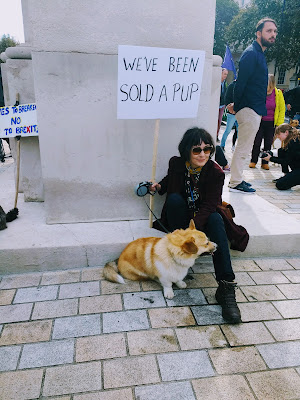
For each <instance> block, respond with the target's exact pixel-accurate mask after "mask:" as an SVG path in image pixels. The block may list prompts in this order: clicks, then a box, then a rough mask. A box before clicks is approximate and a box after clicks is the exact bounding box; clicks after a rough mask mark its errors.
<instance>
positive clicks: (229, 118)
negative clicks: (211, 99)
mask: <svg viewBox="0 0 300 400" xmlns="http://www.w3.org/2000/svg"><path fill="white" fill-rule="evenodd" d="M234 124H236V127H238V123H237V120H236V118H235V115H234V114H230V113H227V125H226V129H225V132H224V133H223V136H222V140H221V144H220V146H221V147H225V143H226V139H227V136H228V135H229V133H230V132H231V129H232V128H233V125H234Z"/></svg>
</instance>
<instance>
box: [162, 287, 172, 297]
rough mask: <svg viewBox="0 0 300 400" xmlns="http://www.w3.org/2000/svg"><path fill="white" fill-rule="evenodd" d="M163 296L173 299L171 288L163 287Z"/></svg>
mask: <svg viewBox="0 0 300 400" xmlns="http://www.w3.org/2000/svg"><path fill="white" fill-rule="evenodd" d="M164 296H165V298H166V299H173V297H174V292H173V289H172V288H169V287H164Z"/></svg>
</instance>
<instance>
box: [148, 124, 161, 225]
mask: <svg viewBox="0 0 300 400" xmlns="http://www.w3.org/2000/svg"><path fill="white" fill-rule="evenodd" d="M159 123H160V119H157V120H155V129H154V141H153V157H152V175H151V180H152V181H153V182H154V181H155V174H156V162H157V145H158V135H159ZM149 207H150V210H152V211H153V207H154V196H150V205H149ZM152 221H153V216H152V213H151V211H149V227H150V228H152Z"/></svg>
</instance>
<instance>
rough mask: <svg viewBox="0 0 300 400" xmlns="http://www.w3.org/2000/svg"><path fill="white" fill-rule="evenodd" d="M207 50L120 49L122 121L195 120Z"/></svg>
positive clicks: (119, 106)
mask: <svg viewBox="0 0 300 400" xmlns="http://www.w3.org/2000/svg"><path fill="white" fill-rule="evenodd" d="M204 62H205V52H204V51H203V50H186V49H167V48H158V47H141V46H119V48H118V119H161V118H195V117H196V116H197V113H198V107H199V100H200V93H201V84H202V75H203V69H204Z"/></svg>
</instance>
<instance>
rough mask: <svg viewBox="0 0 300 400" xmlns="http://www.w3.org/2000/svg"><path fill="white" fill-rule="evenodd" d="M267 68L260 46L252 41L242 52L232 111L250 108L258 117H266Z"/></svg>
mask: <svg viewBox="0 0 300 400" xmlns="http://www.w3.org/2000/svg"><path fill="white" fill-rule="evenodd" d="M267 86H268V67H267V62H266V58H265V55H264V53H263V51H262V48H261V46H260V45H259V44H258V43H257V41H254V42H253V43H252V44H251V45H250V46H248V47H247V48H246V50H244V52H243V54H242V56H241V58H240V62H239V73H238V78H237V81H236V84H235V87H234V93H233V100H234V111H235V112H238V111H239V110H241V109H242V108H245V107H249V108H252V110H254V111H255V112H256V113H257V114H258V115H267V108H266V97H267Z"/></svg>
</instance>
